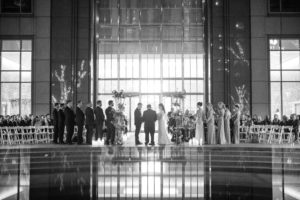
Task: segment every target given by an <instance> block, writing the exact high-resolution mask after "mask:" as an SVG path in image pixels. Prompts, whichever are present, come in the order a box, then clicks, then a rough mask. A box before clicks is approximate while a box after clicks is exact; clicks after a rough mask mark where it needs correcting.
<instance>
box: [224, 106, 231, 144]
mask: <svg viewBox="0 0 300 200" xmlns="http://www.w3.org/2000/svg"><path fill="white" fill-rule="evenodd" d="M230 119H231V112H230V109H229V106H228V105H226V106H225V117H224V126H225V138H226V142H227V144H230V143H231V135H230Z"/></svg>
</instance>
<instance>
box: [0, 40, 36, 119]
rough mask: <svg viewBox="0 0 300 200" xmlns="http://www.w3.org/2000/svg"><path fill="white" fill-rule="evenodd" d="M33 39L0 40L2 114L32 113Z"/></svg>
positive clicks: (0, 111) (0, 110)
mask: <svg viewBox="0 0 300 200" xmlns="http://www.w3.org/2000/svg"><path fill="white" fill-rule="evenodd" d="M31 68H32V41H31V40H0V74H1V76H0V86H1V87H0V96H1V101H0V102H1V108H0V113H1V115H16V114H21V115H28V114H30V113H31Z"/></svg>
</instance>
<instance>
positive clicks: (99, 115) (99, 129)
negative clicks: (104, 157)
mask: <svg viewBox="0 0 300 200" xmlns="http://www.w3.org/2000/svg"><path fill="white" fill-rule="evenodd" d="M101 107H102V102H101V101H100V100H99V101H97V107H96V108H95V116H96V135H95V139H96V141H97V140H98V138H99V137H100V140H102V138H103V124H104V121H105V116H104V113H103V110H102V108H101Z"/></svg>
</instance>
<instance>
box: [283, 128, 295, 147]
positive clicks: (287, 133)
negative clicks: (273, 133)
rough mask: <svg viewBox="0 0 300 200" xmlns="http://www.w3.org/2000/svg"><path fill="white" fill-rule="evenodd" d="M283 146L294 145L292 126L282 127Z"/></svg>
mask: <svg viewBox="0 0 300 200" xmlns="http://www.w3.org/2000/svg"><path fill="white" fill-rule="evenodd" d="M281 143H282V144H286V143H287V144H291V143H293V127H292V126H284V127H282V137H281Z"/></svg>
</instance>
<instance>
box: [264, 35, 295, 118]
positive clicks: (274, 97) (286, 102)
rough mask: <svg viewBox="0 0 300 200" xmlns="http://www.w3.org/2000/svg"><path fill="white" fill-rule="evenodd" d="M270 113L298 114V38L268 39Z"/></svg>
mask: <svg viewBox="0 0 300 200" xmlns="http://www.w3.org/2000/svg"><path fill="white" fill-rule="evenodd" d="M269 64H270V87H271V114H272V116H273V115H274V114H275V113H278V112H279V113H281V115H288V116H289V115H290V114H293V113H296V114H300V39H295V38H281V39H280V38H271V39H270V40H269Z"/></svg>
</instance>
